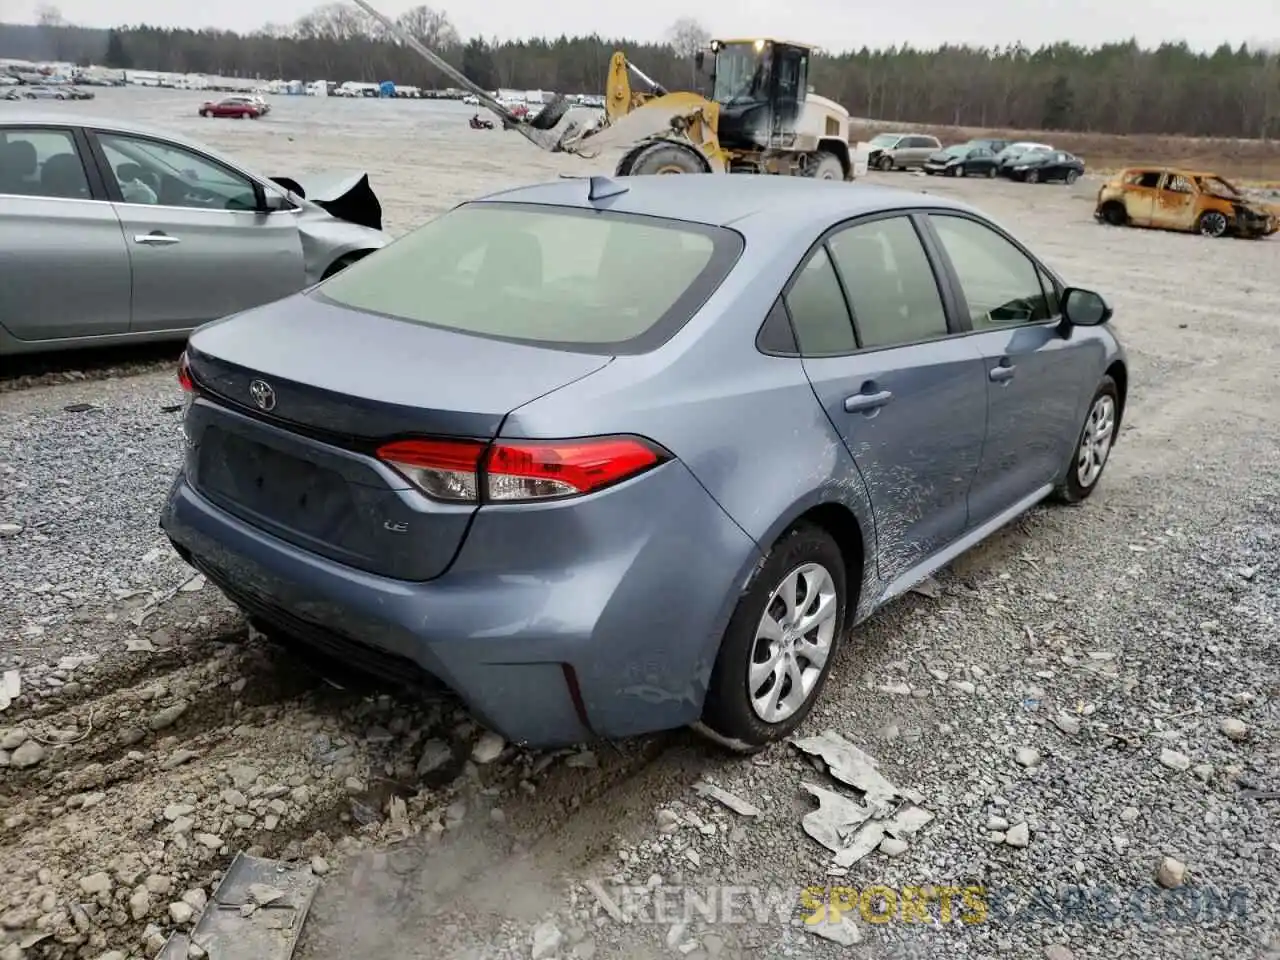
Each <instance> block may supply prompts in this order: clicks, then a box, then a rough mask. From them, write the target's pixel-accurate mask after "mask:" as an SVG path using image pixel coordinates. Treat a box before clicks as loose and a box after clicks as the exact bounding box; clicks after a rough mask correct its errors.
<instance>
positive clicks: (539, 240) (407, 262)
mask: <svg viewBox="0 0 1280 960" xmlns="http://www.w3.org/2000/svg"><path fill="white" fill-rule="evenodd" d="M741 252H742V239H741V237H740V236H739V235H738V234H737V233H735V232H733V231H731V230H726V229H724V228H722V227H712V226H705V225H702V224H693V223H686V222H684V221H674V220H666V219H661V218H657V217H641V216H632V215H624V214H617V213H611V212H600V211H595V210H580V209H575V208H569V207H552V206H542V205H532V204H513V203H474V204H467V205H465V206H462V207H458V208H456V209H454V210H452V211H450V212H449V213H446V214H444V215H443V216H441V217H439V218H437V219H435V220H433V221H431V222H430V223H428V224H426V225H425V226H423V227H421V228H419V229H418V230H415V231H414V232H413V233H411V234H409V235H407V236H405V237H403V238H401V239H400V240H397V241H396V242H395V243H393V244H390V245H389V246H387V247H386V248H384V249H383V250H380V251H379V252H378V253H377V254H375V255H374V256H371V257H367V258H365V259H364V260H361V261H359V262H357V263H355V264H353V265H352V266H350V267H348V268H347V269H345V270H343V271H342V272H341V273H339V274H337V275H335V276H334V277H333V278H332V279H330V280H328V281H326V282H325V283H324V284H323V285H321V286H320V287H318V288H317V289H316V291H315V293H314V294H313V296H316V297H319V298H321V299H324V300H329V301H332V302H334V303H337V304H340V305H342V306H346V307H351V308H353V309H356V310H364V311H368V312H371V313H376V314H381V315H383V316H389V317H392V318H395V319H398V320H405V321H408V322H411V323H421V324H426V325H429V326H434V327H442V328H445V329H449V330H456V331H458V332H460V333H469V334H475V335H478V336H486V337H496V338H499V339H504V340H515V341H519V342H525V343H533V344H536V345H539V346H548V347H559V348H561V349H566V350H573V351H576V352H587V353H601V354H615V353H626V354H634V353H643V352H646V351H648V350H651V349H653V348H655V347H657V346H659V345H660V344H661V343H663V342H664V341H666V340H667V339H668V338H669V337H670V336H671V335H672V334H674V333H675V332H676V331H677V330H678V329H679V328H680V327H681V326H683V325H684V324H685V323H686V322H688V320H689V319H690V318H691V317H692V316H693V314H694V313H696V312H697V310H698V308H699V307H701V306H702V304H703V303H704V302H705V301H706V299H707V297H709V296H710V295H711V294H712V293H713V292H714V291H715V289H716V288H717V287H718V286H719V285H720V283H721V282H723V280H724V278H725V277H726V276H727V275H728V274H729V271H730V270H732V269H733V265H734V263H736V262H737V258H738V256H739V254H740V253H741Z"/></svg>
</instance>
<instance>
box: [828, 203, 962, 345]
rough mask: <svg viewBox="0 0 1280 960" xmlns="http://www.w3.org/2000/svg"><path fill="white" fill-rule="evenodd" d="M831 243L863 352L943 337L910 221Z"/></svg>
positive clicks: (873, 226) (877, 225)
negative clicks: (873, 348)
mask: <svg viewBox="0 0 1280 960" xmlns="http://www.w3.org/2000/svg"><path fill="white" fill-rule="evenodd" d="M830 243H831V255H832V256H833V257H835V261H836V265H837V266H838V267H839V268H840V276H841V278H842V279H843V280H844V285H845V289H846V290H848V291H849V303H850V306H852V307H853V320H854V323H855V324H856V325H857V328H858V334H859V335H860V337H861V340H862V346H863V347H890V346H894V345H897V344H907V343H918V342H920V341H922V340H932V339H934V338H936V337H945V336H946V335H947V315H946V312H945V311H944V310H943V307H942V296H941V294H939V292H938V283H937V281H936V280H935V279H934V276H933V268H932V267H930V266H929V259H928V257H927V256H926V255H925V252H924V247H923V246H922V245H921V243H920V237H919V235H917V233H916V230H915V227H914V226H912V224H911V221H910V220H909V219H907V218H906V217H889V218H886V219H884V220H875V221H873V222H871V223H866V224H860V225H858V226H854V227H850V228H848V229H847V230H842V231H841V232H840V233H837V234H836V235H835V236H834V237H832V238H831V241H830Z"/></svg>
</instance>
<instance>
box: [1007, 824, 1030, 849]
mask: <svg viewBox="0 0 1280 960" xmlns="http://www.w3.org/2000/svg"><path fill="white" fill-rule="evenodd" d="M1004 842H1005V843H1007V844H1008V845H1009V846H1011V847H1025V846H1026V845H1027V844H1028V843H1030V842H1031V828H1030V827H1028V826H1027V824H1026V823H1025V822H1023V823H1015V824H1014V825H1013V826H1012V827H1010V828H1009V829H1008V830H1007V831H1006V832H1005V835H1004Z"/></svg>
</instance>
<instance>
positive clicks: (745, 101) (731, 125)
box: [711, 39, 813, 150]
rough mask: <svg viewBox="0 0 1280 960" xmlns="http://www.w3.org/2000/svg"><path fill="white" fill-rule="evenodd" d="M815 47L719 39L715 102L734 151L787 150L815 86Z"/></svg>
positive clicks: (724, 139) (724, 137)
mask: <svg viewBox="0 0 1280 960" xmlns="http://www.w3.org/2000/svg"><path fill="white" fill-rule="evenodd" d="M812 50H813V48H812V47H810V46H807V45H805V44H800V43H790V42H786V41H781V40H767V39H755V40H713V41H712V42H711V52H712V54H714V56H715V67H714V72H713V74H712V83H711V99H712V100H714V101H715V102H716V103H718V104H719V105H720V122H719V125H718V127H719V129H718V135H719V138H720V142H721V144H723V145H724V146H726V147H728V148H729V149H740V150H745V149H758V148H762V147H763V148H783V149H785V148H787V147H789V146H790V145H791V143H792V142H793V141H794V139H795V132H796V122H797V121H798V119H799V117H800V111H801V109H802V108H803V107H804V99H805V93H806V92H807V91H808V85H809V56H810V53H811V52H812Z"/></svg>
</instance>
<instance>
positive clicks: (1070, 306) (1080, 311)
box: [1062, 287, 1114, 327]
mask: <svg viewBox="0 0 1280 960" xmlns="http://www.w3.org/2000/svg"><path fill="white" fill-rule="evenodd" d="M1113 313H1114V311H1113V310H1112V309H1111V305H1110V304H1109V303H1107V301H1106V300H1105V299H1104V298H1103V296H1102V294H1100V293H1094V292H1093V291H1092V290H1081V289H1080V288H1079V287H1067V289H1066V290H1064V291H1063V294H1062V316H1063V317H1064V318H1065V319H1066V321H1067V322H1068V323H1070V324H1072V325H1073V326H1077V327H1096V326H1099V325H1100V324H1104V323H1106V322H1107V321H1108V320H1110V319H1111V316H1112V314H1113Z"/></svg>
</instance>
